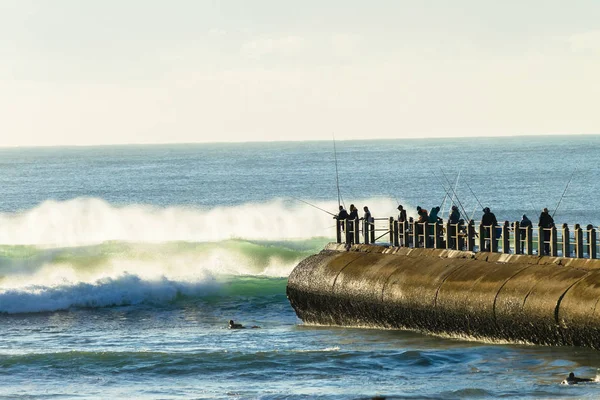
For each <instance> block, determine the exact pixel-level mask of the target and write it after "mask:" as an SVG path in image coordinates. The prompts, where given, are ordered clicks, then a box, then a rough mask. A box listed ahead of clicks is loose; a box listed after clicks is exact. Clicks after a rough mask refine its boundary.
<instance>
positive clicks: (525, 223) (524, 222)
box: [519, 214, 533, 228]
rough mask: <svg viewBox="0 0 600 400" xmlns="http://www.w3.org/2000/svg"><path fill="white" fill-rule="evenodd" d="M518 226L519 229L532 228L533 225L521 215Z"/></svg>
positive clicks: (525, 216)
mask: <svg viewBox="0 0 600 400" xmlns="http://www.w3.org/2000/svg"><path fill="white" fill-rule="evenodd" d="M519 226H520V227H521V228H527V227H528V226H533V225H532V223H531V220H530V219H529V218H527V215H525V214H523V217H522V218H521V222H520V224H519Z"/></svg>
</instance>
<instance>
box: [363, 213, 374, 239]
mask: <svg viewBox="0 0 600 400" xmlns="http://www.w3.org/2000/svg"><path fill="white" fill-rule="evenodd" d="M363 211H364V212H365V213H364V215H363V216H362V217H361V218H360V219H361V220H364V221H365V224H364V227H365V229H364V232H363V235H364V237H366V236H367V235H368V234H369V232H370V231H371V230H372V229H373V227H374V225H373V224H374V222H375V220H374V219H373V217H372V216H371V211H369V207H367V206H364V207H363Z"/></svg>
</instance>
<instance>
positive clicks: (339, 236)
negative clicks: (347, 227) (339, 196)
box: [335, 219, 344, 244]
mask: <svg viewBox="0 0 600 400" xmlns="http://www.w3.org/2000/svg"><path fill="white" fill-rule="evenodd" d="M343 226H344V220H341V221H340V220H339V219H336V220H335V228H336V232H335V241H336V242H337V243H338V244H339V243H342V231H343V230H344V229H343Z"/></svg>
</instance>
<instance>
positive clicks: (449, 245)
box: [446, 220, 454, 250]
mask: <svg viewBox="0 0 600 400" xmlns="http://www.w3.org/2000/svg"><path fill="white" fill-rule="evenodd" d="M453 240H454V237H453V236H452V224H450V221H449V220H448V221H447V222H446V250H450V249H453V246H452V243H453Z"/></svg>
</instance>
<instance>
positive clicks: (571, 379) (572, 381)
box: [562, 372, 594, 385]
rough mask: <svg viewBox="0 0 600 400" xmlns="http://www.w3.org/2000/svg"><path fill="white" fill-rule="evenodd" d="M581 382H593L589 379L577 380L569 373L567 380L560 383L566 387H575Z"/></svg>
mask: <svg viewBox="0 0 600 400" xmlns="http://www.w3.org/2000/svg"><path fill="white" fill-rule="evenodd" d="M581 382H594V379H590V378H578V377H576V376H575V374H574V373H572V372H571V373H570V374H569V376H568V377H567V379H565V380H564V381H562V383H563V384H565V383H566V384H567V385H576V384H578V383H581Z"/></svg>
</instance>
